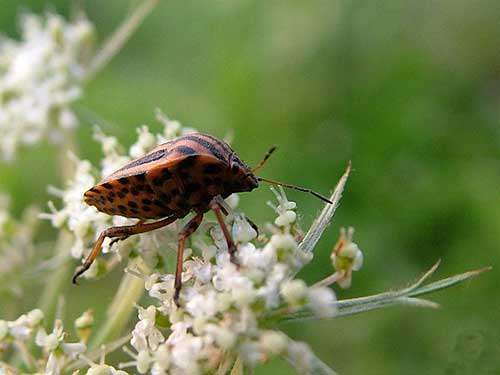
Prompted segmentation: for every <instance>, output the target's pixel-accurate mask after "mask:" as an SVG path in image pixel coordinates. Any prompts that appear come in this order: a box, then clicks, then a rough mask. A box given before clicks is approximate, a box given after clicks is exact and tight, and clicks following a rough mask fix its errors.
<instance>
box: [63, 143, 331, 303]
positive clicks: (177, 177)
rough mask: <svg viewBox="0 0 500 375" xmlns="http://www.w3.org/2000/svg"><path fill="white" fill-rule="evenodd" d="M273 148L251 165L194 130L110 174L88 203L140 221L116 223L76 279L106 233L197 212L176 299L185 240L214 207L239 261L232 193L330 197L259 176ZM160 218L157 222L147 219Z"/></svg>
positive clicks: (117, 236) (122, 234)
mask: <svg viewBox="0 0 500 375" xmlns="http://www.w3.org/2000/svg"><path fill="white" fill-rule="evenodd" d="M273 151H274V148H273V149H271V150H270V151H269V152H268V154H267V155H266V156H265V158H264V159H263V160H262V162H261V163H259V165H258V166H257V167H255V168H253V169H250V168H249V167H248V166H247V165H246V164H245V163H244V162H242V161H241V160H240V159H239V157H238V156H237V155H236V154H235V152H234V151H233V150H232V149H231V147H229V145H227V144H226V143H225V142H223V141H221V140H219V139H217V138H215V137H213V136H210V135H207V134H202V133H189V134H187V135H184V136H181V137H179V138H176V139H174V140H172V141H170V142H167V143H164V144H162V145H159V146H158V147H156V148H155V149H153V150H152V151H151V152H149V153H148V154H147V155H145V156H143V157H142V158H139V159H136V160H134V161H132V162H130V163H129V164H127V165H125V166H124V167H123V168H121V169H119V170H118V171H116V172H115V173H113V174H112V175H110V176H108V177H107V178H105V179H104V180H103V181H101V182H100V183H99V184H97V185H96V186H94V187H92V188H91V189H89V190H88V191H87V192H85V194H84V198H85V202H86V203H87V204H89V205H91V206H95V207H96V208H97V209H98V210H99V211H102V212H104V213H107V214H110V215H120V216H125V217H129V218H137V219H139V222H138V223H137V224H135V225H127V226H121V227H112V228H109V229H106V230H105V231H104V232H102V233H101V234H100V236H99V238H98V240H97V241H96V243H95V245H94V247H93V249H92V251H91V253H90V254H89V256H88V257H87V259H86V260H85V262H84V263H83V264H82V266H80V267H78V268H77V270H76V271H75V274H74V276H73V282H74V283H76V280H77V278H78V277H79V276H80V275H81V274H82V273H84V272H85V271H86V270H87V269H88V268H89V267H90V265H91V264H92V262H93V261H94V260H95V258H96V257H97V256H98V255H99V253H100V251H101V247H102V243H103V241H104V239H105V238H106V237H110V238H113V239H114V240H113V241H116V240H123V239H125V238H127V237H129V236H131V235H134V234H138V233H144V232H149V231H151V230H155V229H158V228H161V227H163V226H166V225H168V224H170V223H172V222H174V221H176V220H177V219H181V218H183V217H185V216H186V215H187V214H188V213H190V212H192V211H193V212H194V213H195V215H194V217H193V218H192V219H191V220H190V221H189V222H188V223H187V224H186V225H185V226H184V228H183V229H182V230H181V232H180V233H179V244H178V252H177V268H176V277H175V295H174V300H175V302H176V303H178V298H179V293H180V289H181V272H182V259H183V251H184V242H185V240H186V238H187V237H189V236H190V235H191V234H192V233H193V232H194V231H195V230H196V229H197V228H198V226H199V225H200V224H201V221H202V219H203V215H204V214H205V213H206V212H207V211H209V210H213V211H214V213H215V216H216V218H217V221H218V223H219V225H220V226H221V228H222V231H223V233H224V236H225V239H226V241H227V244H228V249H229V253H230V255H231V261H233V262H235V263H236V258H235V251H236V247H235V245H234V243H233V240H232V238H231V235H230V233H229V230H228V229H227V227H226V225H225V223H224V214H227V213H226V212H225V210H224V208H223V206H222V205H221V203H220V201H221V199H223V198H226V197H228V196H229V195H231V194H232V193H238V192H245V191H251V190H253V189H255V188H257V187H258V185H259V181H266V182H270V183H272V184H280V185H283V186H287V187H292V188H295V189H298V190H301V191H306V192H309V193H312V194H314V195H316V196H317V197H319V198H320V199H322V200H325V201H327V202H329V203H331V202H330V201H329V200H328V199H327V198H325V197H323V196H321V195H319V194H318V193H315V192H313V191H310V190H309V189H304V188H300V187H296V186H293V185H287V184H281V183H278V182H275V181H271V180H266V179H263V178H260V177H256V176H255V174H254V172H255V171H256V170H258V169H259V168H260V167H262V165H263V164H264V162H265V161H266V160H267V159H268V157H269V156H270V155H271V153H272V152H273ZM151 219H159V220H157V221H153V222H147V223H146V222H145V221H146V220H151Z"/></svg>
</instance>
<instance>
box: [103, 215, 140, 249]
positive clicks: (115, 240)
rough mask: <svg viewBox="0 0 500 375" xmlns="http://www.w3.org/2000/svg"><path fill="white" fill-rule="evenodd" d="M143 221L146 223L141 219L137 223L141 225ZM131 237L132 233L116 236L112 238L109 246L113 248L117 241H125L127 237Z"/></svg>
mask: <svg viewBox="0 0 500 375" xmlns="http://www.w3.org/2000/svg"><path fill="white" fill-rule="evenodd" d="M143 223H144V220H139V221H138V222H137V224H136V225H140V224H143ZM129 237H130V235H124V236H121V237H116V238H113V239H112V240H111V242H110V243H109V248H110V249H111V247H112V246H113V245H114V244H115V243H117V242H120V241H125V240H126V239H127V238H129Z"/></svg>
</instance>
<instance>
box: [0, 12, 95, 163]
mask: <svg viewBox="0 0 500 375" xmlns="http://www.w3.org/2000/svg"><path fill="white" fill-rule="evenodd" d="M20 26H21V40H19V41H17V40H13V39H9V38H7V37H2V36H0V134H2V137H1V138H0V158H3V159H6V160H12V158H13V157H14V156H15V154H16V151H17V149H18V147H19V146H20V145H31V144H34V143H36V142H39V141H41V140H44V139H49V140H51V141H59V140H61V139H62V138H63V133H64V131H65V130H66V129H71V128H74V127H75V126H77V124H78V120H77V118H76V116H75V114H74V112H73V111H72V110H71V104H72V103H73V102H75V101H76V100H77V99H79V98H80V96H81V85H82V80H83V78H84V76H85V70H86V67H87V65H88V62H89V58H90V55H91V53H92V46H93V39H94V28H93V26H92V24H91V23H90V22H89V21H88V20H87V19H86V18H84V17H83V16H80V17H79V18H77V19H75V20H74V21H72V22H67V21H65V20H64V19H63V18H62V17H60V16H59V15H56V14H47V15H46V16H44V17H41V16H37V15H34V14H25V15H24V16H23V17H22V18H21V25H20Z"/></svg>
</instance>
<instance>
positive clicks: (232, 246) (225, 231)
mask: <svg viewBox="0 0 500 375" xmlns="http://www.w3.org/2000/svg"><path fill="white" fill-rule="evenodd" d="M210 208H211V209H212V211H213V212H214V213H215V217H216V218H217V221H218V223H219V225H220V227H221V229H222V233H223V234H224V237H225V238H226V242H227V248H228V249H229V256H230V257H231V262H233V263H234V264H238V261H237V260H236V246H235V244H234V241H233V238H232V237H231V233H229V230H228V229H227V226H226V223H225V222H224V216H223V211H222V209H221V205H220V204H219V203H217V201H216V200H215V199H213V200H212V202H211V203H210Z"/></svg>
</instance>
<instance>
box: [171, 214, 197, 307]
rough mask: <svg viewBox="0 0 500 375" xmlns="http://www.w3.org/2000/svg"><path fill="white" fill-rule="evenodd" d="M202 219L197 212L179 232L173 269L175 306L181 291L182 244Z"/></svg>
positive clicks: (177, 303)
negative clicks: (175, 263)
mask: <svg viewBox="0 0 500 375" xmlns="http://www.w3.org/2000/svg"><path fill="white" fill-rule="evenodd" d="M202 220H203V214H202V213H198V214H196V216H195V217H193V218H192V219H191V220H189V222H188V223H187V224H186V225H185V226H184V228H182V230H181V231H180V233H179V244H178V248H177V267H176V269H175V284H174V288H175V292H174V302H175V304H176V305H177V306H179V295H180V293H181V288H182V264H183V260H184V245H185V242H186V238H188V237H189V236H190V235H192V234H193V233H194V231H196V229H198V227H199V226H200V224H201V221H202Z"/></svg>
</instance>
